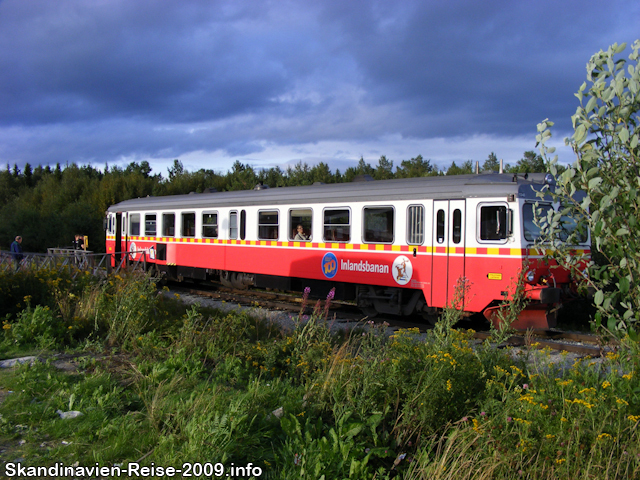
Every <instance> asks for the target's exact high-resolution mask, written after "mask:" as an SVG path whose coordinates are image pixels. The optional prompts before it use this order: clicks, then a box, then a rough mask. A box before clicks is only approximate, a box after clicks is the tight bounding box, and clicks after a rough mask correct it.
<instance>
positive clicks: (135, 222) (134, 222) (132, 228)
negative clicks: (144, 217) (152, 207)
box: [129, 213, 140, 236]
mask: <svg viewBox="0 0 640 480" xmlns="http://www.w3.org/2000/svg"><path fill="white" fill-rule="evenodd" d="M129 235H131V236H137V235H140V214H139V213H132V214H131V215H130V216H129Z"/></svg>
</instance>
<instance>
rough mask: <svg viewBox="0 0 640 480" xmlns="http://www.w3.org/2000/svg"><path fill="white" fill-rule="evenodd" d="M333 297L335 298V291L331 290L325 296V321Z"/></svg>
mask: <svg viewBox="0 0 640 480" xmlns="http://www.w3.org/2000/svg"><path fill="white" fill-rule="evenodd" d="M335 296H336V289H335V288H332V289H331V290H329V293H328V294H327V299H326V300H325V302H324V318H325V319H326V318H327V316H328V315H329V306H330V305H331V300H333V297H335Z"/></svg>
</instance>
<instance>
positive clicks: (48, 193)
mask: <svg viewBox="0 0 640 480" xmlns="http://www.w3.org/2000/svg"><path fill="white" fill-rule="evenodd" d="M498 168H499V161H498V159H497V157H496V155H495V153H493V152H491V154H489V156H488V158H487V159H486V160H485V161H484V162H483V163H482V164H481V168H480V170H481V171H487V170H489V171H497V170H498ZM474 171H475V165H474V162H472V161H471V160H468V161H466V162H462V163H461V164H460V165H457V164H456V163H455V162H453V163H452V164H451V165H450V166H449V167H448V168H447V169H446V170H443V169H439V168H438V167H437V166H436V165H434V164H433V163H432V161H431V160H429V159H424V158H423V157H422V156H421V155H418V156H417V157H415V158H411V159H410V160H402V161H401V162H400V164H399V165H398V166H396V167H395V168H394V162H393V160H389V159H388V158H387V157H386V156H384V155H383V156H381V157H380V159H379V160H378V164H377V165H376V166H372V165H370V164H369V163H367V162H366V161H365V160H364V159H363V158H360V161H359V162H358V164H357V165H356V166H355V167H349V168H347V169H346V170H345V171H344V173H342V172H340V170H336V171H335V172H333V171H332V170H331V169H330V168H329V166H328V165H327V164H326V163H324V162H320V163H318V164H317V165H313V166H310V165H308V164H307V163H303V162H299V163H298V164H296V165H295V166H289V167H287V168H286V169H282V168H280V167H272V168H269V169H256V168H254V167H252V166H250V165H248V164H243V163H241V162H240V161H236V162H235V163H234V164H233V166H232V168H231V169H230V170H229V171H228V172H226V173H219V172H215V171H213V170H210V169H200V170H197V171H194V172H189V171H187V170H185V168H184V166H183V164H182V162H180V160H174V162H173V165H172V166H171V167H170V168H168V171H167V174H166V175H165V176H163V175H162V174H160V173H153V172H152V168H151V166H150V164H149V162H147V161H142V162H140V163H138V162H132V163H130V164H129V165H127V166H126V167H117V166H115V167H114V166H111V167H110V166H108V165H107V166H105V167H104V169H102V170H100V169H97V168H94V167H92V166H91V165H84V166H79V165H76V164H70V165H66V166H64V167H61V166H60V164H57V165H56V166H55V167H53V168H52V167H50V166H45V167H42V166H38V167H36V168H32V166H31V165H30V164H28V163H27V164H26V165H25V166H24V168H23V169H20V168H19V167H18V166H17V165H14V166H13V168H12V167H11V166H10V165H7V167H6V169H5V170H2V171H0V205H1V207H0V249H2V250H8V248H9V245H10V243H11V242H12V241H13V239H14V238H15V236H16V235H21V236H22V237H23V238H24V243H23V248H24V250H25V251H29V252H45V251H46V249H47V248H49V247H65V246H71V242H72V239H73V237H74V235H75V234H77V233H80V234H82V235H87V236H88V237H89V245H88V249H89V250H92V251H96V252H102V251H104V231H103V219H104V216H105V212H106V210H107V208H108V207H109V206H110V205H113V204H115V203H118V202H121V201H123V200H127V199H130V198H137V197H145V196H149V195H150V196H162V195H177V194H185V193H190V192H197V193H201V192H204V191H206V190H207V189H212V188H215V189H216V190H217V191H231V190H249V189H252V188H253V187H255V186H256V185H257V184H263V185H268V186H269V187H271V188H275V187H285V186H299V185H311V184H313V183H316V182H322V183H339V182H351V181H353V180H354V178H355V177H357V176H358V175H369V176H371V177H372V178H373V179H375V180H384V179H392V178H410V177H422V176H436V175H460V174H466V173H473V172H474ZM504 171H505V172H508V173H515V172H519V173H525V172H529V173H531V172H543V171H545V165H544V161H543V159H542V157H540V155H537V154H536V153H534V152H533V151H527V152H525V153H524V155H523V157H522V159H520V160H519V161H518V162H517V163H516V164H515V165H506V166H505V167H504Z"/></svg>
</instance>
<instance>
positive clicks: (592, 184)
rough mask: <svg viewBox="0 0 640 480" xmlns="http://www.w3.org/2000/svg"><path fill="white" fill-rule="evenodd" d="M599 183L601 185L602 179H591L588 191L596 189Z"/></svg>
mask: <svg viewBox="0 0 640 480" xmlns="http://www.w3.org/2000/svg"><path fill="white" fill-rule="evenodd" d="M601 183H602V178H600V177H593V178H592V179H591V180H589V190H593V189H594V188H596V187H597V186H598V185H600V184H601Z"/></svg>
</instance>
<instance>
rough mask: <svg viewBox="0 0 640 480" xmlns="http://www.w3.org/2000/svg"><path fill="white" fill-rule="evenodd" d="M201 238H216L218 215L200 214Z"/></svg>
mask: <svg viewBox="0 0 640 480" xmlns="http://www.w3.org/2000/svg"><path fill="white" fill-rule="evenodd" d="M202 238H218V214H217V213H206V212H205V213H203V214H202Z"/></svg>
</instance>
